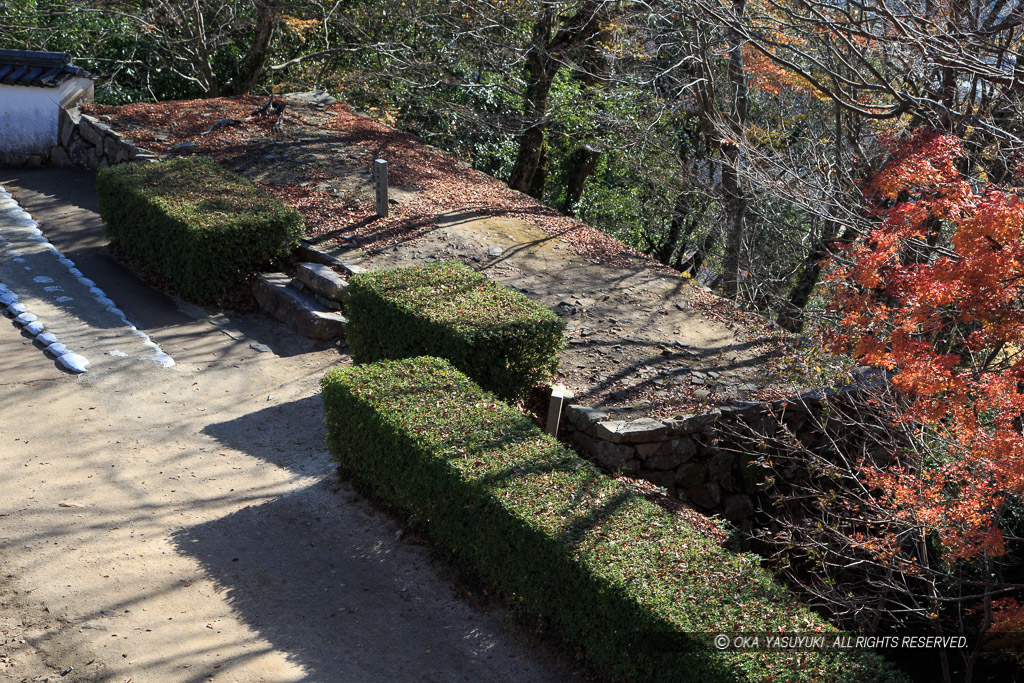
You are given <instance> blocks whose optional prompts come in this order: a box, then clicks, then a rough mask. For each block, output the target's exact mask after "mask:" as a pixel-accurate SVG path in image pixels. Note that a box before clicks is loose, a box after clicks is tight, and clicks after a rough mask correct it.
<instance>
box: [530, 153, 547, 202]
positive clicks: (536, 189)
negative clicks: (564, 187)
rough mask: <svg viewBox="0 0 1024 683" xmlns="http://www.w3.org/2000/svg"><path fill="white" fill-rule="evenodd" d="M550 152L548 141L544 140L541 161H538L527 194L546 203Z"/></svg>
mask: <svg viewBox="0 0 1024 683" xmlns="http://www.w3.org/2000/svg"><path fill="white" fill-rule="evenodd" d="M549 151H550V150H549V147H548V141H547V140H545V139H543V138H542V139H541V142H540V159H539V160H538V161H537V168H536V170H534V172H533V179H532V180H531V181H530V191H529V192H527V193H526V194H528V195H530V196H531V197H533V198H534V199H539V200H540V201H544V186H545V185H547V182H548V173H549V172H550V171H551V158H550V157H549V156H548V152H549Z"/></svg>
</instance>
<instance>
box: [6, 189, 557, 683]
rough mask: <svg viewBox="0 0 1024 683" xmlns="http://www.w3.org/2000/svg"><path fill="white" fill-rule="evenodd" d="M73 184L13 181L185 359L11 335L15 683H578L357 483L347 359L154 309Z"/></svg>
mask: <svg viewBox="0 0 1024 683" xmlns="http://www.w3.org/2000/svg"><path fill="white" fill-rule="evenodd" d="M55 173H57V172H56V171H34V172H33V171H20V170H19V171H3V170H0V184H3V185H5V186H7V187H8V188H9V189H12V191H13V192H14V194H15V196H16V197H17V198H18V199H19V201H21V202H22V204H23V205H24V206H25V207H26V208H27V209H28V210H29V212H30V213H31V214H32V215H33V217H34V218H35V219H36V220H38V221H39V223H40V224H41V227H42V229H43V231H44V233H45V234H46V235H47V236H49V237H50V238H51V239H52V241H53V242H54V243H55V244H57V246H58V247H59V248H60V249H61V251H62V252H64V253H65V254H68V255H69V256H70V258H72V259H73V260H75V262H76V263H78V264H79V265H80V267H81V268H82V270H83V271H84V273H85V275H86V276H87V277H89V278H90V279H93V280H95V281H96V282H98V283H100V286H102V287H103V289H104V291H106V292H107V293H108V294H109V295H110V298H112V299H113V300H114V302H115V303H117V304H119V305H120V306H121V307H122V308H123V309H124V310H125V312H126V314H127V315H128V317H129V318H130V319H133V320H134V321H135V322H136V323H137V324H140V326H141V325H142V323H139V322H138V320H137V319H136V318H138V317H141V318H145V319H146V320H148V321H156V322H154V323H153V324H147V325H146V326H145V328H144V331H145V332H146V333H147V334H148V335H149V337H150V338H152V340H153V341H154V342H155V343H157V344H159V345H160V346H161V348H162V349H163V350H164V351H165V352H167V353H168V354H170V355H171V356H172V357H173V358H174V360H175V362H176V364H175V366H174V367H170V368H165V367H161V366H160V365H159V364H157V363H153V362H147V361H143V360H134V359H132V358H131V356H132V354H131V353H129V354H128V357H127V358H126V357H124V356H112V355H110V354H109V353H106V352H105V351H107V350H108V349H107V346H108V345H109V346H110V347H111V348H115V347H116V348H118V349H124V350H125V352H126V353H127V352H128V350H129V349H128V347H127V346H125V344H127V341H126V340H129V339H130V338H133V339H140V338H138V337H135V336H134V335H132V334H131V332H130V330H127V328H125V329H122V330H120V331H116V334H115V330H114V328H113V327H107V328H101V327H94V328H93V329H94V331H95V333H96V334H95V335H94V336H99V337H101V338H102V339H101V340H100V341H102V344H103V345H102V346H99V345H97V346H96V347H95V350H94V351H93V352H92V359H91V360H92V362H91V363H90V367H89V371H88V372H86V373H85V374H84V375H79V376H75V375H70V374H67V373H63V372H61V371H60V370H59V369H58V368H57V367H55V365H54V363H53V360H52V359H50V358H48V357H47V356H45V355H44V354H43V353H42V352H41V350H40V349H39V348H37V347H36V346H35V345H34V344H33V343H32V341H31V340H30V339H29V338H27V337H26V336H25V335H23V333H22V332H20V331H19V330H18V329H17V328H16V327H14V326H13V325H12V324H11V323H10V321H8V320H2V321H0V358H2V359H3V368H4V371H3V373H2V376H0V467H2V468H3V471H4V473H5V474H4V477H2V478H0V500H3V501H4V503H3V505H2V506H0V517H2V520H0V572H2V576H3V577H4V581H3V582H2V584H0V585H2V588H0V635H2V636H3V640H2V641H0V643H2V644H3V651H2V652H0V678H3V679H4V680H12V681H22V680H30V681H31V680H54V681H55V680H62V681H117V682H118V683H123V682H125V681H128V680H132V681H136V682H138V681H161V682H164V681H206V680H222V681H239V682H242V681H245V682H250V681H356V680H358V681H375V680H380V681H385V680H386V681H406V680H427V681H499V680H500V681H564V680H573V679H574V678H576V677H577V674H575V673H574V671H573V667H572V666H571V665H570V664H569V663H568V662H567V661H565V660H564V659H563V658H562V657H561V655H559V654H558V653H556V652H553V651H552V650H551V649H550V647H549V646H547V645H545V644H544V643H538V642H530V641H531V639H530V637H529V635H528V634H526V633H524V632H523V631H522V630H521V629H520V628H519V627H517V626H515V625H509V623H507V621H506V619H505V615H504V611H503V609H502V607H501V605H500V604H496V603H495V602H493V601H490V600H486V599H480V598H478V597H476V596H467V595H466V593H467V592H468V591H469V590H470V589H468V588H467V587H466V586H465V584H463V583H461V582H460V581H458V580H457V579H456V578H455V577H453V576H452V571H451V570H450V569H448V568H447V567H446V566H445V565H443V564H438V563H435V562H432V561H431V559H430V551H429V547H428V546H426V545H425V544H424V543H423V542H422V541H420V540H418V539H415V538H412V539H410V538H408V537H406V536H404V535H403V534H402V533H401V529H400V527H399V526H398V525H397V524H395V523H394V521H392V520H391V519H390V518H388V517H387V516H385V515H383V514H382V513H380V512H379V511H377V510H376V508H374V506H372V505H370V504H369V503H367V502H366V501H365V500H364V499H363V498H362V497H361V496H360V495H358V494H357V493H356V492H355V491H354V490H353V489H352V488H351V487H350V486H349V485H348V484H347V483H345V482H341V481H338V479H337V476H336V475H335V474H334V472H333V467H332V465H331V464H330V462H329V459H328V454H327V452H326V449H325V447H324V445H323V441H324V430H323V427H322V424H321V411H320V405H319V397H318V395H317V394H318V381H319V378H320V377H321V376H322V374H323V372H324V371H325V370H326V369H327V368H329V367H332V366H335V365H338V364H344V363H348V362H349V359H348V357H347V356H346V354H345V353H344V352H343V351H342V350H341V349H339V348H338V347H337V346H333V345H328V344H316V343H313V342H309V341H306V340H302V339H297V338H295V337H294V336H292V335H290V334H289V333H288V332H287V331H286V330H284V329H283V328H281V327H280V326H278V325H276V324H274V323H271V322H268V321H266V320H264V319H263V318H262V317H259V316H252V317H249V316H240V317H225V316H211V315H209V314H207V313H206V312H205V311H201V310H196V309H194V308H190V307H187V306H177V307H173V308H168V309H167V310H155V309H154V308H153V305H151V304H152V302H153V301H160V297H159V296H158V295H155V294H151V293H147V292H145V288H144V287H143V286H142V285H141V284H140V283H138V282H134V283H132V281H131V280H130V279H126V278H128V276H127V275H126V274H124V273H123V272H119V271H118V270H117V268H116V266H115V265H114V264H109V263H107V265H106V266H104V265H103V264H104V260H103V258H102V257H101V255H100V252H101V250H99V251H97V247H96V242H97V240H99V238H98V237H97V235H96V233H95V229H91V230H83V228H82V226H83V225H93V226H95V225H96V218H95V215H94V213H92V212H91V211H90V207H89V206H88V203H89V190H88V183H90V182H91V177H90V176H89V175H88V174H75V173H73V172H61V173H60V174H59V175H56V176H55V175H50V174H55ZM73 191H74V192H78V193H79V194H78V195H76V196H77V197H78V198H77V199H76V201H75V202H69V201H63V200H62V199H61V197H62V194H68V193H71V192H73ZM70 235H76V236H75V237H74V238H71V237H69V236H70ZM10 258H12V257H11V256H10V255H0V264H3V263H7V261H9V259H10ZM83 264H88V265H83ZM58 266H59V267H62V268H65V271H66V266H63V265H61V264H60V263H56V265H55V266H54V269H53V271H52V273H50V272H49V271H45V270H41V271H40V273H39V274H41V275H52V276H53V277H55V278H56V276H57V274H58V273H59V270H57V267H58ZM108 282H109V283H114V282H120V283H121V284H120V285H109V284H105V283H108ZM69 286H70V285H69ZM17 289H26V287H25V286H23V285H20V284H19V285H18V286H17V287H12V290H17ZM33 296H35V295H33ZM40 296H41V295H40ZM147 297H151V299H147ZM168 301H169V300H168ZM126 302H127V303H126ZM38 305H39V306H40V307H42V302H41V300H40V303H39V304H38ZM133 307H135V308H138V310H137V311H136V310H135V309H134V308H133ZM58 308H59V307H57V306H55V307H54V309H53V310H52V311H49V312H48V315H49V316H50V318H51V319H53V320H55V321H56V320H57V318H58V314H59V310H58ZM60 310H64V309H60ZM136 312H138V313H141V314H142V315H141V316H136V315H135V313H136ZM73 313H74V312H69V311H67V310H64V314H66V315H72V314H73ZM87 317H88V316H84V318H87ZM40 318H41V319H42V318H43V316H42V315H40ZM84 318H83V319H84ZM54 324H55V325H56V324H57V323H56V322H55V323H54ZM122 327H123V325H122ZM107 334H110V335H113V336H112V338H111V339H110V340H109V341H107V340H106V337H105V336H104V335H107ZM117 335H122V336H120V337H117ZM94 341H95V340H94ZM62 672H66V673H64V675H63V677H61V674H62Z"/></svg>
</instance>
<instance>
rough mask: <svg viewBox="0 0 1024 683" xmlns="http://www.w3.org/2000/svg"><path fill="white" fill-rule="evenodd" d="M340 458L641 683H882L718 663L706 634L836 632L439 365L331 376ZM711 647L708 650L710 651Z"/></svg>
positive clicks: (332, 440)
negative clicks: (773, 682) (774, 682)
mask: <svg viewBox="0 0 1024 683" xmlns="http://www.w3.org/2000/svg"><path fill="white" fill-rule="evenodd" d="M321 386H322V389H323V401H324V414H325V419H326V423H327V429H328V444H329V446H330V449H331V453H332V455H333V457H334V458H335V459H336V460H337V461H338V462H339V463H340V464H341V465H342V466H343V467H345V468H347V469H348V470H350V471H351V472H353V473H354V474H355V475H356V476H358V477H359V478H360V479H361V480H362V481H363V482H364V483H365V485H366V486H367V487H369V488H370V489H371V490H372V491H373V492H374V493H375V494H376V495H378V496H380V497H381V498H383V499H385V500H386V501H388V502H389V503H390V504H392V505H394V506H395V507H396V508H398V509H399V510H400V511H402V512H403V513H405V514H408V515H409V516H410V519H411V521H412V522H413V523H414V524H416V525H417V526H419V527H421V528H424V529H425V530H426V531H427V532H428V533H429V534H430V536H431V537H432V538H433V539H434V541H435V542H436V543H437V544H439V545H440V546H441V547H443V548H445V549H448V550H450V551H451V552H453V553H454V554H455V555H456V556H457V557H458V558H460V559H461V560H462V561H464V562H466V563H468V564H469V565H470V566H471V567H472V568H474V570H475V571H478V572H479V573H480V574H481V575H482V576H483V577H484V578H485V579H487V580H488V581H490V582H492V583H493V584H494V585H496V586H497V587H498V588H499V589H500V590H501V591H503V592H504V593H505V594H506V595H507V596H509V597H510V598H511V599H512V600H513V601H514V603H515V604H516V605H518V606H520V607H521V608H522V609H524V610H525V611H527V612H530V613H533V614H537V615H541V616H542V617H544V618H545V620H546V621H547V622H548V623H549V624H550V625H551V626H552V627H553V628H554V629H556V630H557V631H558V632H559V633H561V634H562V635H563V636H564V637H565V638H566V639H568V640H569V641H571V642H574V643H578V644H579V645H580V646H582V648H583V651H584V652H585V654H586V655H587V657H589V658H590V660H591V661H592V662H593V663H594V664H595V665H596V666H597V667H599V668H600V669H601V670H602V671H605V672H607V673H609V674H612V675H614V676H616V677H618V678H621V679H623V680H637V681H673V682H675V683H678V682H680V681H701V682H710V681H723V682H724V681H730V682H731V681H745V680H750V681H763V680H772V679H773V678H774V679H777V680H787V681H853V680H856V681H882V680H899V679H900V677H899V676H898V675H897V674H895V673H894V672H893V671H892V670H891V669H889V668H888V667H887V666H886V665H885V664H883V663H882V662H881V661H880V660H879V658H877V657H875V656H874V655H871V654H868V653H863V652H845V651H821V652H807V653H801V654H800V660H801V662H800V665H799V666H794V657H793V654H794V653H786V652H766V651H732V650H723V651H719V650H716V649H715V648H713V647H711V646H710V645H709V640H710V639H708V638H704V637H703V635H702V634H707V633H709V632H716V631H729V632H771V633H787V632H788V633H792V632H794V631H813V630H820V631H821V632H825V633H837V632H836V631H835V629H834V628H833V627H831V626H830V625H828V624H827V623H824V622H822V621H821V620H820V619H819V618H817V617H816V616H815V615H813V614H811V613H809V612H808V611H807V610H805V609H803V608H801V607H800V606H799V605H798V604H797V603H796V601H795V600H794V599H793V598H792V597H791V596H790V595H789V594H787V593H786V591H785V590H783V589H782V588H781V587H780V586H779V585H778V584H776V583H775V582H774V581H773V580H772V579H771V577H770V576H769V574H768V573H767V572H765V571H764V570H763V569H761V568H760V566H759V563H758V560H757V558H755V557H752V556H742V555H735V554H732V553H729V552H728V551H725V550H723V549H722V548H719V547H718V546H716V545H715V544H714V543H713V542H711V541H709V540H708V539H707V538H705V537H704V536H703V535H702V534H700V533H699V532H697V531H696V530H694V529H693V528H692V527H691V526H689V525H688V524H686V523H685V522H684V521H682V520H681V519H680V518H679V517H677V516H675V515H672V514H670V513H668V512H666V511H665V510H663V509H661V508H660V507H657V506H656V505H654V504H652V503H649V502H648V501H646V500H644V499H643V498H642V497H640V496H638V495H636V494H635V493H633V492H632V491H631V490H630V489H628V488H626V487H625V486H623V485H621V484H619V483H618V482H616V481H614V480H612V479H609V478H607V477H605V476H603V475H602V474H600V473H599V472H598V471H597V470H596V469H595V468H594V467H593V466H592V465H591V464H590V463H588V462H586V461H584V460H582V459H580V458H579V457H578V456H577V455H576V454H575V453H573V452H572V451H570V450H568V449H567V448H565V447H564V446H562V445H561V444H559V442H558V441H556V440H555V439H553V438H551V437H549V436H547V435H545V434H542V433H541V432H540V431H539V430H538V429H537V428H536V427H534V426H533V424H532V423H531V422H530V421H529V420H528V419H527V418H525V417H523V416H522V415H521V414H519V413H518V412H516V411H515V410H513V409H512V408H511V407H509V406H508V405H506V404H503V403H501V402H500V401H498V400H496V399H495V397H494V396H493V395H492V394H489V393H487V392H484V391H482V390H481V389H480V388H479V387H477V386H476V385H475V384H473V382H472V381H471V380H470V379H469V378H468V377H466V376H465V375H463V374H462V373H460V372H458V371H456V370H455V369H453V368H452V367H451V366H450V365H449V364H448V363H447V362H445V361H443V360H440V359H436V358H413V359H406V360H402V361H391V362H384V363H379V364H374V365H364V366H360V367H356V368H347V369H337V370H332V371H330V372H328V373H327V375H325V377H324V378H323V380H322V382H321ZM705 641H708V642H705Z"/></svg>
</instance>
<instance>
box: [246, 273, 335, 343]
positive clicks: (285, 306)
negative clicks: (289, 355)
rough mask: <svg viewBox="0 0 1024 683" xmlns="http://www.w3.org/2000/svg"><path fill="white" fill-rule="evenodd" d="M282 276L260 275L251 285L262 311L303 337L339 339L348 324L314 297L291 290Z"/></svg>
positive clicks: (287, 279) (282, 274) (286, 279)
mask: <svg viewBox="0 0 1024 683" xmlns="http://www.w3.org/2000/svg"><path fill="white" fill-rule="evenodd" d="M290 282H291V278H289V277H288V276H287V275H285V274H284V273H263V274H261V275H260V276H259V277H257V278H256V281H255V282H254V283H253V293H254V294H255V295H256V300H257V301H258V302H259V304H260V306H261V307H262V308H263V310H264V311H266V312H267V313H269V314H270V315H272V316H274V317H275V318H277V319H278V320H280V321H281V322H283V323H284V324H285V325H288V326H289V327H291V328H292V329H293V330H295V331H296V332H298V333H299V334H301V335H302V336H304V337H310V338H312V339H341V338H343V337H344V336H345V325H346V324H347V323H348V320H347V319H346V318H345V316H343V315H342V314H340V313H335V312H334V311H331V310H329V309H328V308H327V307H326V306H324V305H322V304H321V303H319V302H318V301H316V300H315V299H314V298H313V297H311V296H309V295H308V294H305V293H303V292H300V291H298V290H297V289H296V288H294V287H290V286H289V283H290Z"/></svg>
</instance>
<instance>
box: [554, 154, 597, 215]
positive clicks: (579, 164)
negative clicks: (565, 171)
mask: <svg viewBox="0 0 1024 683" xmlns="http://www.w3.org/2000/svg"><path fill="white" fill-rule="evenodd" d="M600 158H601V151H600V150H597V149H594V148H593V147H591V146H590V145H583V146H582V147H578V148H577V149H576V150H575V151H574V152H573V153H572V155H571V157H570V159H569V176H568V178H567V179H566V183H565V200H564V202H563V203H562V213H564V214H566V215H568V216H575V215H576V205H577V204H578V203H579V201H580V199H581V198H582V197H583V187H584V185H586V182H587V178H589V177H590V174H591V173H593V172H594V167H595V166H597V160H598V159H600Z"/></svg>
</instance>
